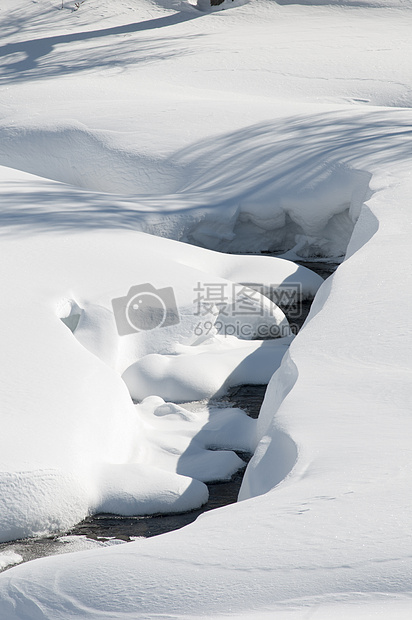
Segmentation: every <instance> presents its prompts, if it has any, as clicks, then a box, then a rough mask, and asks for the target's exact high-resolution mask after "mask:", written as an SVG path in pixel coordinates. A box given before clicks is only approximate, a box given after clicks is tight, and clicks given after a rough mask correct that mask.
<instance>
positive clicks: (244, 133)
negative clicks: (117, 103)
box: [0, 110, 412, 247]
mask: <svg viewBox="0 0 412 620" xmlns="http://www.w3.org/2000/svg"><path fill="white" fill-rule="evenodd" d="M64 135H65V133H64V131H63V132H62V133H61V141H60V142H59V144H58V148H57V147H56V148H55V150H52V151H50V152H48V151H49V150H50V149H49V148H48V140H47V139H46V140H39V141H36V140H34V141H33V144H34V145H36V146H37V145H39V148H41V149H43V150H44V153H43V152H40V151H39V153H38V154H37V155H38V157H36V154H35V153H33V152H30V151H29V150H28V144H27V143H26V142H27V141H26V138H25V137H24V132H23V137H22V138H21V139H20V138H19V137H18V136H17V134H15V133H13V134H12V135H11V136H8V137H7V139H6V136H1V138H2V139H1V141H0V164H2V165H4V166H11V167H14V168H17V169H23V170H25V171H26V172H31V173H33V174H39V175H43V176H46V175H47V173H49V174H50V170H52V169H53V168H52V167H53V166H54V167H55V169H56V170H57V167H56V162H58V161H59V158H60V159H61V166H60V168H59V169H58V170H59V173H60V174H63V172H64V171H66V170H67V171H68V172H67V174H68V175H70V174H71V173H72V170H73V168H74V167H77V168H78V169H80V170H83V171H85V177H86V178H85V179H83V181H84V183H83V187H85V186H87V170H88V167H89V168H90V166H92V168H93V162H87V161H84V162H83V161H82V160H81V158H82V157H83V156H84V152H86V157H87V151H84V149H83V150H82V149H78V148H77V147H76V145H74V146H73V137H71V139H70V140H69V141H68V144H67V148H64V145H65V141H64ZM29 137H30V143H32V137H31V135H30V136H29ZM1 144H3V147H4V150H3V154H2V153H1V150H2V149H1ZM101 148H102V149H105V148H106V147H105V145H102V147H101ZM32 151H33V148H32ZM411 152H412V129H411V126H410V114H408V113H407V112H405V111H403V110H401V111H395V110H391V111H389V112H380V111H378V112H369V113H368V114H359V115H355V116H354V115H353V114H349V113H344V114H340V113H330V114H322V115H316V116H307V117H295V118H290V119H286V120H285V119H282V120H280V121H275V122H270V123H261V124H258V125H254V126H252V127H247V128H245V129H242V130H240V131H235V132H231V133H228V134H225V135H223V136H220V137H214V138H212V139H210V140H205V141H201V142H199V143H196V144H194V145H192V146H190V147H188V148H186V149H183V150H182V151H180V152H179V153H177V154H176V155H175V156H173V157H172V158H169V159H165V161H164V166H165V168H166V167H169V168H170V165H171V160H173V164H174V165H175V166H176V170H177V172H176V177H175V178H174V179H173V183H175V184H176V187H177V189H175V190H174V193H170V194H161V193H156V187H154V192H153V194H151V195H150V194H147V193H140V194H138V193H137V192H136V193H134V194H132V193H130V192H129V193H128V194H121V193H120V192H121V188H122V186H123V185H124V183H125V178H126V177H127V175H129V176H130V175H132V176H134V177H136V172H135V171H138V170H139V169H141V167H142V165H143V164H142V159H141V158H139V155H138V154H137V155H136V156H135V155H133V153H130V154H128V155H127V157H128V159H127V162H126V163H127V166H126V163H125V165H124V166H122V165H121V161H120V160H119V162H117V164H116V166H114V165H112V164H113V159H112V157H114V155H112V152H111V151H110V149H107V152H105V153H104V157H105V158H106V159H105V158H104V157H103V155H102V156H101V157H99V161H100V163H99V175H100V176H101V177H102V178H104V177H105V176H109V174H112V175H113V174H114V175H115V174H119V178H118V188H116V190H117V191H118V192H119V193H118V194H107V193H103V192H99V189H98V188H97V187H90V190H91V191H88V189H78V188H76V187H70V186H69V185H64V184H50V183H49V182H48V181H44V182H42V181H41V180H39V179H37V180H34V181H30V180H29V181H27V184H26V183H25V182H19V181H15V182H14V183H13V184H11V182H8V184H7V185H6V186H4V191H3V193H2V207H1V209H0V227H1V229H2V230H1V232H2V234H22V233H23V234H24V233H26V234H35V233H38V232H47V231H48V230H53V231H59V232H68V231H82V230H90V229H131V230H132V229H135V230H147V228H146V224H150V221H152V222H153V218H155V219H156V218H157V220H156V221H157V222H158V223H161V224H162V226H163V231H162V226H159V228H158V229H157V230H154V232H155V233H156V234H160V235H161V234H164V235H165V236H171V237H172V238H178V239H180V238H184V237H185V236H186V238H187V237H188V235H190V227H191V226H198V225H200V226H203V229H204V231H205V235H207V230H208V227H210V225H213V222H214V225H215V227H216V223H217V222H220V224H219V225H220V228H221V233H222V234H223V235H226V236H227V234H229V233H233V230H234V227H235V226H236V223H237V221H238V219H239V212H238V207H239V205H242V206H243V205H249V206H247V209H248V210H249V211H250V213H253V209H254V205H256V206H257V207H259V206H260V204H264V205H266V206H265V209H266V211H267V214H268V217H269V216H270V214H271V210H272V209H273V210H274V211H276V209H279V205H282V204H288V201H292V202H293V201H294V202H295V201H296V200H298V201H299V202H300V203H302V204H303V205H305V204H306V209H307V211H308V219H310V211H311V208H312V207H311V205H312V202H313V204H315V206H316V205H317V204H318V203H317V202H316V201H318V199H319V196H320V195H321V193H320V192H323V195H324V196H325V197H326V198H325V200H327V201H329V202H328V204H329V206H330V201H335V202H336V206H337V207H339V208H340V205H342V203H343V202H344V200H346V198H345V196H346V194H347V193H348V191H347V187H348V186H349V187H350V191H351V192H353V191H355V190H356V191H358V192H359V196H358V200H359V202H360V203H362V201H364V200H365V199H366V198H367V188H368V182H369V179H370V176H371V175H370V173H369V172H368V171H369V170H371V169H372V170H373V169H374V168H375V167H377V168H380V169H382V168H383V169H385V168H386V166H388V167H389V166H393V165H394V164H396V165H398V164H399V165H401V164H403V165H406V166H407V165H408V160H410V154H411ZM96 153H97V151H96ZM26 155H27V161H26V160H25V156H26ZM47 157H49V159H47ZM134 157H135V160H134ZM94 159H95V157H94ZM116 161H117V160H116ZM42 165H44V166H45V169H44V170H43V169H42V167H41V166H42ZM106 167H107V170H105V168H106ZM158 168H159V169H161V168H162V162H161V161H159V162H158ZM169 168H168V170H169ZM62 171H63V172H62ZM179 175H180V181H179ZM59 180H60V181H63V183H71V184H74V183H75V182H74V181H73V178H71V177H70V176H67V177H64V176H63V177H62V176H60V177H59ZM112 182H113V185H114V186H115V185H116V182H117V181H116V178H115V177H114V176H113V178H112ZM155 183H156V181H155V180H154V184H155ZM319 187H320V188H321V189H320V190H319ZM313 188H314V193H312V194H311V192H312V190H313ZM322 188H323V189H322ZM353 188H355V189H353ZM116 190H113V191H116ZM106 191H107V190H106ZM341 193H342V195H341ZM311 196H312V198H311ZM311 200H312V202H311ZM305 201H306V202H305ZM198 209H201V210H203V212H202V213H203V214H200V215H201V217H200V218H199V217H198V215H199V213H200V212H198V211H197V210H198ZM249 211H248V212H249ZM257 212H259V209H258V210H257ZM178 220H179V221H178ZM177 221H178V224H176V222H177ZM173 222H174V223H173ZM175 224H176V227H175V229H173V226H175ZM250 224H251V225H253V222H250ZM277 226H279V225H277ZM212 227H213V226H212ZM149 228H150V227H149ZM275 229H276V222H275V223H274V230H275ZM219 230H220V229H219ZM148 232H150V230H148ZM235 233H236V230H235ZM262 234H273V233H271V231H270V230H266V229H265V230H264V229H263V228H262ZM179 235H180V236H179ZM222 238H223V237H222ZM197 242H198V241H197ZM205 244H206V242H205ZM211 247H212V246H211Z"/></svg>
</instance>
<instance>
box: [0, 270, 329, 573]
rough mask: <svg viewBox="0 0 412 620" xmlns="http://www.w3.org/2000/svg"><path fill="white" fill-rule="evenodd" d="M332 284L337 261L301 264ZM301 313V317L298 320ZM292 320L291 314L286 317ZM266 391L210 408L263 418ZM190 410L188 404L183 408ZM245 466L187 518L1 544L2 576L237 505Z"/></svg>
mask: <svg viewBox="0 0 412 620" xmlns="http://www.w3.org/2000/svg"><path fill="white" fill-rule="evenodd" d="M299 264H302V265H304V266H305V267H308V268H309V269H311V270H312V271H315V272H316V273H318V274H319V275H320V276H321V277H322V278H324V279H326V278H327V277H328V276H329V275H331V274H332V273H333V272H334V271H335V269H336V268H337V266H338V264H337V263H331V262H320V261H319V262H313V263H312V262H301V263H299ZM310 306H311V301H310V300H308V301H303V302H302V303H301V305H300V308H299V313H296V312H294V313H293V319H291V322H293V326H294V330H295V332H297V331H298V330H299V329H300V328H301V327H302V325H303V323H304V322H305V320H306V317H307V315H308V313H309V310H310ZM296 314H298V315H299V316H296ZM286 315H287V313H286ZM265 391H266V385H241V386H237V387H233V388H231V389H230V390H228V392H227V393H226V394H225V396H223V397H222V398H220V399H219V400H217V401H210V403H209V404H210V405H212V406H213V405H215V406H220V407H221V406H227V407H239V408H240V409H243V410H244V411H245V412H246V413H247V414H248V415H249V416H251V417H252V418H255V419H256V418H257V417H258V415H259V411H260V407H261V404H262V402H263V398H264V395H265ZM182 406H184V405H182ZM236 453H237V454H238V456H240V458H241V459H242V460H243V461H244V462H245V467H244V468H243V469H240V470H238V471H237V472H236V473H235V474H234V476H232V478H231V479H230V480H228V481H222V482H217V483H211V484H208V485H207V486H208V489H209V500H208V502H207V503H206V504H204V505H203V506H201V507H200V508H199V509H197V510H192V511H190V512H186V513H178V514H167V515H153V516H147V517H121V516H118V515H114V514H97V515H93V516H90V517H87V518H86V519H84V520H83V521H82V522H80V523H78V524H77V525H76V526H75V527H74V528H73V529H72V530H71V531H70V532H68V533H66V534H64V535H63V534H62V535H54V536H49V537H44V538H37V539H27V540H20V541H13V542H11V543H2V544H0V572H1V571H2V570H6V569H7V568H11V567H12V566H13V565H15V564H16V563H17V562H21V561H24V562H26V561H29V560H33V559H35V558H39V557H44V556H47V555H54V554H60V553H66V552H70V551H75V550H80V549H82V548H84V549H87V548H93V547H95V546H105V545H107V544H118V543H121V542H128V541H131V540H133V539H135V538H137V537H144V538H150V537H151V536H157V535H159V534H164V533H165V532H170V531H172V530H176V529H179V528H182V527H184V526H185V525H188V524H189V523H192V522H193V521H195V520H196V519H197V517H198V516H199V515H200V514H202V513H204V512H206V511H209V510H213V509H215V508H219V507H221V506H226V505H227V504H232V503H234V502H236V500H237V496H238V493H239V489H240V486H241V484H242V479H243V474H244V470H245V468H246V464H247V462H248V461H249V460H250V458H251V454H248V453H244V452H236ZM4 552H6V553H7V554H11V555H10V560H12V557H13V556H12V554H18V556H20V558H21V559H20V560H17V561H16V562H10V564H8V565H4V562H3V564H2V562H1V554H2V553H4Z"/></svg>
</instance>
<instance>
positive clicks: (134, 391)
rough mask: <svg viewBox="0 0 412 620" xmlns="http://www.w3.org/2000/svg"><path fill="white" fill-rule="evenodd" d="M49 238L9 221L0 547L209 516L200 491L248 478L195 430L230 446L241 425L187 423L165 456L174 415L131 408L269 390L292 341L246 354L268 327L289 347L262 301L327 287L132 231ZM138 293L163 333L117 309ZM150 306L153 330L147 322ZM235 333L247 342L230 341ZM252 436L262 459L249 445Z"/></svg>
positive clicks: (10, 179) (12, 179)
mask: <svg viewBox="0 0 412 620" xmlns="http://www.w3.org/2000/svg"><path fill="white" fill-rule="evenodd" d="M0 172H1V177H0V178H1V183H2V188H3V189H4V190H5V195H6V196H7V195H8V192H9V190H10V194H11V190H12V191H13V194H14V196H15V200H17V195H20V197H21V200H22V201H24V197H25V196H26V195H27V194H29V195H30V197H32V196H35V197H36V198H35V200H37V199H39V200H40V196H41V195H42V192H43V188H44V186H45V185H46V186H47V187H51V189H52V191H55V190H56V187H57V191H60V188H62V187H61V185H60V184H56V183H55V182H50V181H44V180H42V179H40V178H39V177H35V176H33V175H29V174H26V173H18V172H16V171H13V170H11V169H6V168H2V169H1V171H0ZM62 189H63V191H64V188H62ZM10 194H9V195H10ZM6 204H7V203H6ZM72 204H73V203H72ZM54 209H55V206H54V205H53V206H50V210H51V211H52V210H54ZM5 210H6V211H7V206H6V209H5ZM3 215H4V212H3ZM23 222H24V217H23V216H22V215H21V214H20V216H19V224H22V223H23ZM44 223H45V227H46V228H47V229H48V230H47V231H46V230H44V231H38V230H36V228H34V229H31V228H30V227H29V226H27V228H26V230H25V232H23V231H20V234H18V235H16V234H15V232H13V223H11V226H10V227H9V226H8V225H7V215H5V216H4V219H3V228H2V233H3V242H2V246H1V254H2V261H3V265H6V264H7V265H10V266H11V267H10V269H7V270H4V272H3V277H2V286H3V295H4V296H3V299H4V301H5V303H3V304H2V307H1V320H2V324H3V325H7V333H6V334H5V335H4V338H3V344H2V349H1V354H0V355H1V358H2V366H3V381H4V383H3V385H4V389H2V400H3V403H4V404H3V405H2V416H3V419H4V420H5V422H4V424H3V432H2V435H1V440H0V441H1V451H0V453H1V462H2V473H1V475H0V486H1V494H0V498H1V499H0V503H1V510H0V532H1V533H0V537H1V540H11V539H16V538H21V537H26V536H33V535H41V534H44V533H47V532H51V531H64V530H67V529H68V528H70V527H71V526H72V525H73V524H74V523H76V522H78V521H79V520H81V519H82V518H83V517H84V516H86V515H87V514H89V513H90V512H96V511H108V510H110V511H112V512H116V513H119V514H128V515H130V514H147V513H153V512H170V511H173V512H175V511H182V510H189V509H191V508H194V507H196V506H199V505H201V504H202V503H204V502H205V501H206V499H207V489H206V487H205V485H204V484H203V481H204V480H214V479H220V478H227V477H230V476H231V475H232V474H233V473H234V471H236V470H237V469H238V468H239V467H240V466H242V465H243V463H242V461H241V460H240V459H239V458H238V457H237V456H236V455H235V454H234V453H233V452H231V451H230V450H229V451H227V447H228V446H227V445H224V446H222V449H221V450H215V449H214V448H215V447H216V446H218V447H219V445H220V444H219V442H218V441H217V440H215V441H214V443H213V445H212V446H211V445H210V443H209V442H208V441H205V442H204V441H203V440H202V439H201V437H202V432H203V431H202V429H203V428H205V429H207V428H208V427H209V426H210V424H212V425H213V426H214V427H216V428H221V429H222V433H224V428H225V425H228V424H229V427H230V428H231V429H232V430H231V433H233V432H234V430H233V429H234V427H235V426H236V425H238V424H241V425H242V424H243V425H244V424H245V423H244V422H242V420H243V418H244V415H242V414H241V413H240V412H238V413H237V414H236V416H233V413H232V412H231V411H229V412H225V411H223V410H219V412H218V414H219V415H218V416H216V415H215V413H213V412H211V413H210V416H212V417H211V418H210V419H209V414H208V415H206V414H202V415H200V414H196V415H194V416H192V417H191V418H187V417H185V416H186V414H184V412H183V413H182V411H181V410H179V411H180V413H179V415H180V416H183V418H182V419H183V422H182V424H181V425H180V426H179V424H178V423H177V422H176V420H175V424H174V429H175V431H174V432H173V433H171V434H170V437H169V439H168V440H166V436H165V433H166V429H168V428H169V419H170V416H171V418H172V419H175V418H176V416H177V417H179V416H178V414H177V413H176V412H177V411H178V410H176V411H175V412H174V413H172V414H170V416H168V415H161V416H159V412H158V410H159V408H160V409H161V407H160V404H159V402H157V401H156V402H154V404H153V405H151V404H148V403H147V401H145V403H143V404H142V405H138V406H135V405H133V402H132V400H131V398H130V394H131V395H132V396H133V397H134V398H135V399H136V400H143V399H144V398H146V397H148V396H151V395H153V394H155V395H157V396H158V397H163V398H164V399H174V400H176V401H179V402H181V401H185V400H192V399H194V398H196V399H203V398H206V397H211V396H213V395H215V394H220V393H222V392H224V391H225V390H226V389H227V388H228V387H229V386H231V385H237V384H239V383H242V382H244V381H245V380H247V381H249V382H256V383H262V382H265V381H268V380H269V378H270V375H271V374H272V372H274V370H275V369H276V368H277V367H278V366H279V364H280V361H281V359H282V356H283V354H284V352H285V350H286V349H287V346H288V345H289V343H290V341H291V337H290V336H287V337H285V336H284V337H283V338H282V337H281V338H279V339H278V340H276V341H273V342H269V341H263V340H257V341H256V340H253V339H252V340H251V339H250V338H251V337H253V336H254V334H255V332H256V330H259V329H262V328H263V327H265V326H266V328H267V329H270V328H276V329H278V333H277V335H279V336H282V335H283V334H285V333H286V334H289V327H288V323H287V321H286V319H285V316H284V314H283V313H282V312H281V311H280V310H279V308H278V307H277V306H276V305H275V304H273V303H272V302H270V301H269V300H268V298H267V297H264V296H263V295H262V293H261V292H259V287H260V289H261V291H262V292H267V293H269V292H271V293H272V294H276V292H277V291H278V292H279V291H282V290H283V287H284V288H285V290H288V287H290V285H291V281H294V282H295V283H296V284H299V287H300V288H299V291H302V295H303V296H311V295H313V294H314V292H315V291H316V289H317V288H318V286H319V284H320V282H321V279H320V278H319V276H316V275H315V274H313V273H312V272H311V271H309V270H308V269H305V268H303V267H299V268H297V267H296V266H295V265H294V264H293V263H291V262H289V261H285V260H282V259H276V258H272V257H253V256H250V257H248V256H242V257H235V256H224V255H220V254H216V253H214V252H210V251H208V250H204V249H201V248H194V247H191V246H189V245H183V244H180V243H178V242H175V241H171V240H168V239H160V238H154V237H151V236H148V235H146V234H144V233H140V232H133V231H125V230H116V229H114V230H107V231H103V230H87V228H86V230H85V231H82V230H72V231H71V232H68V231H67V232H66V233H65V234H62V233H61V231H59V230H58V229H57V230H54V229H53V223H52V221H46V219H45V220H44ZM228 278H233V280H229V279H228ZM242 282H247V283H248V284H250V285H251V286H254V287H255V288H254V289H252V288H250V287H249V286H246V285H245V284H242ZM133 287H137V288H138V289H139V291H140V293H139V294H138V295H137V299H140V298H141V297H139V295H140V296H142V295H143V299H146V298H147V296H149V300H150V299H151V300H152V301H153V299H154V300H155V301H156V300H157V301H159V300H160V301H161V302H162V303H163V304H164V305H163V306H161V308H162V311H163V310H164V312H165V317H166V319H167V320H166V323H165V324H164V325H163V324H161V325H160V326H158V325H157V324H153V325H149V326H148V327H149V329H146V328H143V329H139V323H138V322H139V320H140V319H139V316H140V315H139V314H133V312H134V311H132V315H130V316H131V319H132V322H130V321H129V319H130V317H129V319H128V318H127V316H126V310H125V308H126V306H123V305H122V304H126V303H127V300H128V298H131V293H130V291H131V290H135V289H134V288H133ZM145 296H146V297H145ZM116 300H117V306H116V303H115V301H116ZM119 300H121V303H120V305H119ZM123 300H124V301H123ZM150 304H151V302H150V303H149V304H148V305H147V308H146V311H145V313H143V314H144V318H147V317H150V316H151V315H150V312H151V308H152V306H151V305H150ZM242 304H244V305H245V308H243V306H242ZM242 308H243V312H242V313H240V315H239V316H234V315H233V313H236V312H240V310H241V309H242ZM116 312H117V314H116ZM171 312H174V313H175V314H174V315H173V317H174V318H173V320H170V316H171V315H170V316H169V314H170V313H171ZM166 315H167V316H166ZM140 318H141V317H140ZM223 319H224V320H223ZM232 319H233V325H235V319H236V325H235V326H238V327H239V326H240V327H244V328H247V329H246V331H247V334H246V336H242V334H239V335H240V336H241V338H243V337H246V338H249V339H246V340H245V339H239V338H237V337H235V336H233V335H230V336H226V335H225V330H226V332H227V330H228V327H230V326H231V320H232ZM133 320H135V321H137V323H133ZM150 320H151V319H150ZM128 321H129V322H128ZM136 325H137V327H136ZM219 325H220V327H219ZM146 327H147V326H146ZM218 332H220V333H218ZM33 356H34V357H33ZM216 360H219V363H218V364H217V363H216ZM122 374H123V377H124V381H123V380H122ZM125 382H126V383H125ZM126 384H127V386H128V387H129V388H130V392H129V391H128V389H127V387H126ZM151 402H152V401H149V403H151ZM161 403H163V400H161ZM141 407H143V408H144V411H146V412H147V411H150V415H149V414H147V413H146V414H145V415H146V417H147V415H149V417H151V418H152V419H153V423H152V425H150V424H149V426H147V424H146V422H144V420H143V418H144V414H143V409H141ZM162 411H164V410H162ZM218 420H220V421H218ZM229 421H230V423H229ZM155 422H156V424H155ZM245 428H246V427H245ZM153 429H154V430H153ZM177 429H179V430H177ZM205 432H206V431H205ZM248 432H251V436H252V444H250V442H249V444H248V445H249V446H250V448H251V449H253V447H254V441H255V432H254V431H251V428H250V427H248ZM245 433H246V430H245ZM206 434H207V433H206ZM33 437H35V441H33ZM244 442H245V440H243V443H242V442H241V443H242V445H244ZM210 447H212V448H213V450H209V449H208V448H210ZM237 447H239V446H238V445H237V444H236V443H235V444H234V445H232V446H230V448H237ZM160 454H164V455H165V456H164V458H160Z"/></svg>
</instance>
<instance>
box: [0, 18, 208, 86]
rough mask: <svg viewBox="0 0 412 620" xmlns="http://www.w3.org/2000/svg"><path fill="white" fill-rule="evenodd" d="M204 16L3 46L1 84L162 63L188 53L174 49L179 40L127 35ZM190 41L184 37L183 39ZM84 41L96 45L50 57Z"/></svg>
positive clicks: (0, 56) (131, 25)
mask: <svg viewBox="0 0 412 620" xmlns="http://www.w3.org/2000/svg"><path fill="white" fill-rule="evenodd" d="M201 16H202V14H201V13H200V12H199V11H197V10H196V9H195V8H193V11H181V12H179V13H174V14H173V15H167V16H164V17H158V18H156V19H150V20H147V21H144V22H137V23H132V24H125V25H122V26H114V27H111V28H102V29H100V30H91V31H86V32H74V33H70V34H62V35H56V36H54V37H43V38H38V39H32V40H26V41H20V42H18V43H7V44H6V45H2V46H0V64H1V65H2V68H1V69H0V83H4V84H7V83H12V82H21V81H25V80H27V79H39V78H42V79H44V78H48V77H53V76H56V75H64V74H68V73H72V72H78V71H81V70H91V69H104V68H108V67H111V66H117V65H125V64H134V63H138V62H139V61H142V60H147V59H148V57H149V58H150V60H153V59H163V58H164V57H165V56H166V55H167V57H170V56H171V55H173V54H174V53H175V54H177V53H179V54H183V53H188V50H183V49H179V50H178V51H177V50H175V49H174V47H173V42H176V41H177V40H179V37H170V36H169V37H164V38H160V37H159V38H152V39H151V40H148V39H145V40H142V39H136V38H129V37H127V35H133V34H135V33H139V32H147V31H150V30H160V29H162V28H167V27H169V26H175V25H177V24H180V23H183V22H185V21H190V20H192V19H196V18H198V17H201ZM199 36H200V35H199V34H197V35H196V37H197V38H198V37H199ZM107 37H117V39H116V40H115V41H114V40H113V39H111V40H110V42H108V41H106V40H105V39H106V38H107ZM125 37H126V38H125ZM187 38H188V37H184V39H187ZM81 41H90V42H92V43H93V45H92V46H90V47H89V48H88V49H81V50H78V49H77V48H76V47H75V48H74V49H73V50H71V49H70V47H69V48H65V50H64V53H62V54H61V55H59V56H58V57H57V58H54V57H52V56H50V55H51V53H52V52H54V51H55V48H56V47H57V46H59V45H67V44H70V43H76V42H81Z"/></svg>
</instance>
